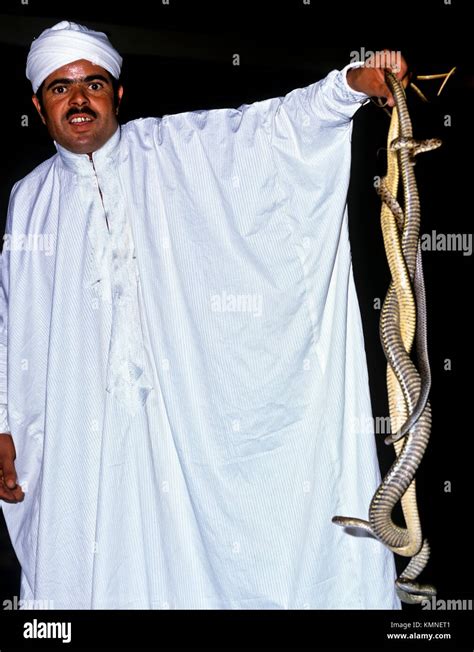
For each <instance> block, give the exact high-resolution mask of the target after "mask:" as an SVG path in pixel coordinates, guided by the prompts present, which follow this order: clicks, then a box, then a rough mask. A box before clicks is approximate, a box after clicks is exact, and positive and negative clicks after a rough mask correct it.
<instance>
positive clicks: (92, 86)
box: [89, 82, 102, 91]
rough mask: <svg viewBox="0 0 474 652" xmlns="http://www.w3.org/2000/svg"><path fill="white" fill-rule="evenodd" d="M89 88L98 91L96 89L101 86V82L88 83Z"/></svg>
mask: <svg viewBox="0 0 474 652" xmlns="http://www.w3.org/2000/svg"><path fill="white" fill-rule="evenodd" d="M94 87H95V88H94ZM89 88H92V90H93V91H98V90H100V89H101V88H102V84H101V83H100V82H92V84H90V86H89Z"/></svg>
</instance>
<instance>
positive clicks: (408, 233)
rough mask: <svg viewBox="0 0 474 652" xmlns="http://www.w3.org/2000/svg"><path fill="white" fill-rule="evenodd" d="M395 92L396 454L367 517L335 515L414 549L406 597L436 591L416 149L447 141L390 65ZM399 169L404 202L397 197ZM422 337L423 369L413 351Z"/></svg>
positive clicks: (387, 207)
mask: <svg viewBox="0 0 474 652" xmlns="http://www.w3.org/2000/svg"><path fill="white" fill-rule="evenodd" d="M385 81H386V83H387V85H388V87H389V88H390V90H391V92H392V94H393V96H394V98H395V107H394V108H393V111H392V117H391V122H390V128H389V134H388V152H387V175H386V177H385V178H384V179H382V181H381V183H380V185H379V187H378V188H377V192H378V193H379V195H380V197H381V199H382V210H381V226H382V233H383V239H384V246H385V251H386V255H387V260H388V264H389V268H390V273H391V276H392V280H391V283H390V287H389V289H388V292H387V295H386V298H385V301H384V304H383V308H382V313H381V317H380V338H381V342H382V346H383V350H384V353H385V356H386V358H387V362H388V364H387V388H388V399H389V410H390V422H391V425H392V432H393V430H394V428H395V426H396V427H397V428H398V430H397V431H396V432H393V434H391V435H390V436H389V437H387V438H386V439H385V443H393V444H394V447H395V452H396V459H395V461H394V462H393V464H392V466H391V468H390V469H389V471H388V473H387V474H386V476H385V477H384V478H383V480H382V483H381V484H380V486H379V487H378V489H377V490H376V492H375V494H374V496H373V498H372V501H371V503H370V506H369V518H368V521H365V520H362V519H359V518H350V517H344V516H335V517H334V518H333V519H332V520H333V522H334V523H336V524H337V525H341V526H344V527H352V528H354V527H355V528H361V529H363V530H365V531H366V532H369V533H370V534H371V535H372V536H374V537H375V538H377V539H378V540H379V541H381V542H382V543H383V544H384V545H385V546H387V547H388V548H389V549H390V550H392V551H393V552H394V553H396V554H398V555H401V556H404V557H411V560H410V562H409V563H408V565H407V566H406V568H405V569H404V571H403V572H402V574H401V575H400V576H399V577H398V578H397V580H396V582H395V584H396V589H397V592H398V595H399V597H400V599H401V600H402V601H403V602H407V603H418V602H422V601H423V600H425V599H427V598H428V597H430V596H432V595H435V594H436V589H435V588H434V587H433V586H431V585H426V584H425V585H423V584H420V583H418V582H416V581H415V580H416V579H417V577H418V576H419V575H420V573H421V572H422V570H423V569H424V568H425V566H426V564H427V562H428V559H429V556H430V547H429V544H428V540H427V539H423V535H422V531H421V525H420V518H419V514H418V506H417V501H416V486H415V473H416V471H417V469H418V467H419V465H420V462H421V459H422V457H423V454H424V452H425V450H426V447H427V444H428V441H429V438H430V431H431V406H430V403H429V401H428V394H429V390H430V384H431V375H430V367H429V361H428V351H427V342H426V305H425V287H424V281H423V270H422V263H421V247H420V238H419V233H420V201H419V196H418V189H417V185H416V178H415V172H414V163H415V161H414V157H415V156H416V155H417V154H419V153H421V152H425V151H429V150H431V149H435V148H436V147H439V146H440V145H441V141H439V140H437V139H429V140H424V141H417V140H415V139H414V138H413V132H412V124H411V120H410V115H409V113H408V108H407V104H406V98H405V91H404V88H403V86H402V84H401V83H400V82H399V81H398V79H397V78H396V76H395V75H394V74H393V73H392V72H390V71H389V70H385ZM400 177H401V180H402V186H403V193H402V194H403V208H402V206H401V205H400V204H399V203H398V201H397V196H398V188H399V182H400ZM414 340H415V343H416V352H417V363H418V367H419V370H418V369H417V367H416V366H415V364H414V363H413V361H412V359H411V349H412V345H413V342H414ZM399 501H401V505H402V510H403V516H404V520H405V524H406V527H400V526H399V525H397V524H396V523H394V521H393V519H392V512H393V509H394V507H395V505H396V504H397V503H398V502H399Z"/></svg>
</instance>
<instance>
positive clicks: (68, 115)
mask: <svg viewBox="0 0 474 652" xmlns="http://www.w3.org/2000/svg"><path fill="white" fill-rule="evenodd" d="M81 113H82V114H88V115H90V116H91V117H92V118H97V114H96V113H95V112H94V111H93V110H92V109H90V108H89V107H88V106H85V107H83V108H82V109H78V108H76V107H72V108H70V109H69V111H68V112H67V113H66V120H69V119H70V118H72V116H73V115H78V114H81Z"/></svg>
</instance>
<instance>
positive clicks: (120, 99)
mask: <svg viewBox="0 0 474 652" xmlns="http://www.w3.org/2000/svg"><path fill="white" fill-rule="evenodd" d="M122 96H123V86H122V84H120V86H119V87H118V89H117V106H116V107H115V115H117V114H118V112H119V107H120V102H121V101H122Z"/></svg>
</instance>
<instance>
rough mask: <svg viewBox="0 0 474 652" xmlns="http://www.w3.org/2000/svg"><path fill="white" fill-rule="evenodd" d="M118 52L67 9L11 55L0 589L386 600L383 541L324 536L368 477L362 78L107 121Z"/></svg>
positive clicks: (116, 96) (185, 598)
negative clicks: (356, 274)
mask: <svg viewBox="0 0 474 652" xmlns="http://www.w3.org/2000/svg"><path fill="white" fill-rule="evenodd" d="M387 56H388V55H387ZM121 63H122V59H121V57H120V55H119V54H118V52H117V51H116V50H115V49H114V48H113V47H112V45H111V44H110V42H109V41H108V39H107V37H106V36H105V34H102V33H98V32H94V31H91V30H88V29H87V28H86V27H83V26H80V25H76V24H74V23H69V22H66V21H64V22H61V23H59V24H57V25H55V26H54V27H52V28H51V29H48V30H46V31H45V32H43V33H42V34H41V35H40V37H39V38H37V39H36V40H35V41H34V42H33V44H32V46H31V49H30V53H29V56H28V62H27V77H28V79H30V81H31V82H32V85H33V91H34V95H33V102H34V105H35V107H36V109H37V110H38V112H39V114H40V116H41V119H42V121H43V122H44V124H45V125H46V126H47V128H48V131H49V134H50V135H51V137H52V138H53V139H54V142H55V146H56V149H57V153H56V154H55V155H54V156H53V157H52V158H50V159H49V160H47V161H45V162H44V163H43V164H41V165H39V166H38V167H37V168H36V169H35V170H33V172H31V173H30V174H29V175H27V176H26V177H25V178H24V179H22V180H21V181H19V182H17V183H16V184H15V186H14V188H13V190H12V193H11V199H10V205H9V211H8V218H7V228H6V239H5V246H4V251H3V255H2V274H1V276H2V314H3V327H2V339H1V349H0V352H1V353H2V360H0V372H1V385H0V392H1V394H0V401H1V402H2V404H3V407H2V412H1V415H2V417H3V423H2V426H1V427H0V431H2V432H3V434H2V435H0V468H1V470H2V471H1V474H2V480H1V482H2V484H1V488H0V497H1V498H2V499H3V501H4V503H3V509H4V513H5V519H6V522H7V525H8V529H9V533H10V536H11V539H12V543H13V546H14V548H15V551H16V554H17V556H18V559H19V561H20V564H21V567H22V576H21V597H22V598H23V599H24V600H35V599H42V600H49V601H50V604H52V605H53V606H54V608H58V609H63V608H76V609H91V608H92V609H101V608H113V609H116V608H117V609H123V608H144V609H151V608H153V609H154V608H185V609H188V608H189V609H193V608H204V609H240V608H242V609H275V608H276V609H280V608H281V609H302V608H311V609H338V608H341V609H342V608H361V609H366V608H389V609H399V608H400V602H399V600H398V598H397V596H396V594H395V591H394V585H393V580H394V579H395V576H396V574H395V567H394V560H393V555H392V553H390V552H389V551H387V550H386V549H385V548H384V547H383V546H382V545H381V544H380V543H379V542H377V541H375V540H373V539H370V538H368V537H359V536H348V534H347V533H345V532H344V531H343V530H341V529H340V528H338V527H337V526H335V525H334V524H332V522H331V518H332V516H333V515H335V514H346V513H347V514H354V515H358V516H361V517H364V516H365V515H366V511H367V507H368V504H369V501H370V498H371V496H372V494H373V492H374V490H375V488H376V487H377V485H378V483H379V480H380V474H379V468H378V464H377V459H376V453H375V443H374V440H373V433H372V432H371V431H370V430H368V429H367V428H366V427H365V428H364V424H366V423H367V420H368V419H370V416H371V408H370V400H369V393H368V379H367V368H366V360H365V354H364V343H363V336H362V329H361V323H360V314H359V308H358V304H357V298H356V293H355V288H354V282H353V277H352V268H351V261H350V248H349V242H348V230H347V207H346V193H347V186H348V181H349V167H350V138H351V130H352V123H351V118H352V116H353V114H354V113H355V112H356V110H357V109H358V108H359V107H360V106H361V104H362V103H365V102H366V101H368V97H369V96H382V97H385V98H386V99H387V102H388V104H390V105H393V98H392V97H391V95H390V93H389V91H388V89H387V88H386V87H385V84H384V81H383V72H382V69H381V68H380V67H379V68H374V67H371V66H366V67H357V66H354V65H349V66H346V67H345V68H344V69H343V70H342V71H332V72H331V73H330V74H329V75H328V76H327V77H326V78H325V79H323V80H322V81H320V82H317V83H315V84H312V85H310V86H308V87H306V88H303V89H296V90H294V91H292V92H290V93H288V94H287V95H286V96H285V97H283V98H274V99H270V100H265V101H261V102H255V103H254V104H251V105H243V106H241V107H240V108H239V109H221V110H214V111H195V112H188V113H181V114H178V115H172V116H169V115H167V116H164V117H163V118H161V119H160V118H147V119H140V120H135V121H132V122H129V123H128V124H126V125H123V126H119V125H118V122H117V114H118V110H119V106H120V100H121V98H122V94H123V89H122V86H121V85H120V82H119V77H120V68H121ZM389 63H390V62H387V61H385V63H384V65H386V64H389ZM402 63H403V66H402V68H401V70H400V71H399V73H398V75H399V77H403V76H404V75H405V73H406V66H405V63H404V62H402ZM47 238H49V239H50V241H52V242H53V243H54V246H53V247H52V248H51V250H49V251H48V250H47V248H46V247H44V246H43V247H41V246H33V243H36V244H38V243H44V242H46V241H47ZM21 243H22V244H21ZM25 243H26V244H25ZM7 349H8V363H7V357H6V354H7ZM7 378H8V388H7V380H6V379H7ZM7 389H8V391H7ZM361 424H362V425H361ZM15 464H16V468H15Z"/></svg>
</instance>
